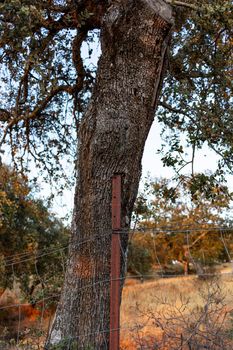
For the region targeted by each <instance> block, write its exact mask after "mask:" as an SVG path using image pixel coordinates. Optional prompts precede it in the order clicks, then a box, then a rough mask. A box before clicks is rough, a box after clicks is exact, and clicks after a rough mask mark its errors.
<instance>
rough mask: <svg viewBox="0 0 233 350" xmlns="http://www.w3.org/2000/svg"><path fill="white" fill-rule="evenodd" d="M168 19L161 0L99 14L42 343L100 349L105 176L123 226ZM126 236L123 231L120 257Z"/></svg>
mask: <svg viewBox="0 0 233 350" xmlns="http://www.w3.org/2000/svg"><path fill="white" fill-rule="evenodd" d="M172 23H173V18H172V12H171V7H170V6H169V5H167V4H166V3H165V2H164V1H162V0H136V1H133V0H128V1H126V0H115V1H112V4H111V6H110V7H109V8H108V10H107V12H106V13H105V14H104V17H103V19H102V25H101V45H102V56H101V59H100V62H99V67H98V72H97V79H96V86H95V89H94V91H93V96H92V99H91V101H90V103H89V107H88V110H87V112H86V114H85V116H84V118H83V120H82V123H81V126H80V134H79V146H78V149H79V152H78V155H79V158H78V166H77V168H78V177H77V185H76V194H75V203H74V218H73V229H72V231H73V233H72V240H71V245H70V252H69V261H68V267H67V272H66V278H65V284H64V290H63V294H62V297H61V300H60V304H59V307H58V309H57V312H56V316H55V320H54V322H53V325H52V328H51V331H50V335H49V337H48V339H47V343H46V349H52V346H53V345H54V344H58V343H59V342H61V341H62V342H63V344H64V349H69V346H68V344H75V345H74V346H75V349H95V350H97V349H108V344H109V331H108V330H109V306H110V304H109V286H110V282H109V279H110V247H111V179H112V176H113V175H114V174H116V173H117V174H122V179H123V183H122V187H123V192H122V197H123V200H122V227H123V228H127V227H128V226H129V221H130V217H131V213H132V209H133V204H134V201H135V198H136V194H137V190H138V183H139V179H140V175H141V158H142V154H143V149H144V144H145V141H146V138H147V135H148V132H149V130H150V126H151V124H152V122H153V119H154V111H155V109H156V105H157V100H158V94H159V91H160V87H161V81H162V76H163V71H164V62H165V58H166V51H167V46H168V42H169V38H170V33H171V28H172ZM127 239H128V237H127V233H125V234H124V235H123V236H122V241H121V243H122V261H124V257H125V255H126V250H127ZM123 275H124V268H122V277H123ZM65 344H66V345H65Z"/></svg>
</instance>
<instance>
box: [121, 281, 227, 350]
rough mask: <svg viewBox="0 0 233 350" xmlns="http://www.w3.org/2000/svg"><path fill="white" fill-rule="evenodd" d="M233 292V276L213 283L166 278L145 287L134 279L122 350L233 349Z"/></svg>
mask: <svg viewBox="0 0 233 350" xmlns="http://www.w3.org/2000/svg"><path fill="white" fill-rule="evenodd" d="M232 292H233V278H232V276H231V275H221V276H220V277H219V278H217V279H209V280H200V279H199V278H198V277H195V276H188V277H176V278H166V279H158V280H156V281H148V282H145V283H143V284H141V283H139V282H137V281H134V280H129V281H128V282H127V283H126V286H125V288H124V291H123V300H122V307H121V326H122V331H121V348H122V349H124V350H125V349H128V350H129V349H161V350H165V349H169V350H171V349H177V350H178V349H180V350H186V349H187V350H191V349H193V350H201V349H203V350H204V349H211V350H214V349H218V350H225V349H233V344H232V343H231V339H230V338H231V327H232V324H231V315H232V314H231V310H232V309H233V295H232ZM189 338H190V339H189ZM214 338H215V339H214ZM220 338H221V339H220ZM203 344H204V345H203Z"/></svg>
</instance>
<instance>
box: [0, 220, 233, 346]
mask: <svg viewBox="0 0 233 350" xmlns="http://www.w3.org/2000/svg"><path fill="white" fill-rule="evenodd" d="M156 230H158V228H156ZM200 231H201V232H206V235H211V234H212V233H213V232H214V233H215V234H217V237H218V239H219V241H220V242H221V243H222V247H223V249H224V251H225V253H226V256H227V258H228V259H229V261H230V262H231V252H230V248H231V247H228V243H227V241H226V239H225V237H224V235H225V234H226V232H227V231H228V232H230V233H231V232H232V231H233V228H229V227H221V226H218V227H216V226H215V227H204V228H203V227H202V228H200V227H199V228H193V229H189V230H182V231H180V230H174V231H172V232H174V233H177V234H179V233H183V234H185V236H184V238H186V241H187V246H188V247H190V246H191V244H192V241H193V240H192V236H190V233H196V232H200ZM121 232H122V233H126V231H125V230H123V231H120V233H121ZM127 233H129V234H131V233H132V231H130V230H129V232H127ZM135 233H138V234H141V235H144V234H150V235H151V233H152V239H153V242H154V243H153V244H154V256H155V261H154V264H156V265H157V266H159V268H160V270H157V271H156V272H153V273H147V274H145V273H138V274H137V275H133V274H128V275H126V276H122V277H121V278H119V279H116V278H114V279H113V278H111V276H110V278H103V279H98V278H99V275H98V271H96V270H93V274H94V275H93V277H92V281H91V283H89V282H90V279H89V282H88V283H86V284H84V285H82V286H81V287H79V288H78V289H77V293H80V292H82V291H83V290H85V289H90V288H92V289H95V288H102V287H101V286H102V285H103V286H104V288H108V286H109V284H110V283H111V281H116V280H120V281H122V282H123V281H125V280H139V281H140V282H144V281H149V282H150V281H153V283H154V282H155V281H158V282H159V281H161V280H165V279H169V278H171V279H174V278H177V277H179V278H183V277H184V278H187V276H184V275H182V274H180V273H174V274H169V273H168V272H167V271H166V269H165V267H164V263H163V262H162V261H161V260H160V258H159V255H158V254H157V250H156V249H157V243H156V239H157V238H158V235H157V234H154V233H157V231H156V232H155V229H154V228H152V229H147V230H143V231H141V230H136V231H135ZM162 233H164V234H166V233H167V234H170V233H171V230H170V228H169V229H168V230H167V231H165V230H164V227H163V231H162ZM206 235H205V237H206ZM97 237H98V239H100V238H101V237H103V238H104V237H111V234H110V232H107V233H106V234H103V235H101V236H99V235H93V236H91V237H88V238H87V239H83V240H80V239H79V238H75V239H73V240H70V242H69V244H71V243H75V244H76V245H77V246H78V245H85V244H87V243H89V242H94V240H95V239H96V238H97ZM194 238H195V236H194ZM190 239H191V240H190ZM119 242H120V249H121V255H122V257H123V263H124V265H125V266H126V265H127V261H126V257H125V254H124V249H123V247H122V245H121V240H120V241H119ZM69 244H65V245H61V246H58V247H53V248H50V249H42V250H38V251H37V252H36V253H35V252H27V251H26V252H24V253H20V254H14V255H11V256H8V257H7V258H8V259H6V262H5V267H11V268H12V274H13V279H16V280H17V274H16V272H15V270H14V266H15V265H17V264H22V263H26V262H28V261H30V260H31V261H33V264H34V270H35V275H36V276H37V278H38V280H39V283H40V288H41V296H42V297H41V298H39V299H38V300H34V299H33V302H31V303H30V302H26V303H20V302H19V303H12V304H8V305H1V306H0V311H3V310H9V311H10V309H18V321H17V322H16V321H15V322H16V323H17V331H16V333H17V336H16V345H17V348H19V346H20V339H21V336H22V325H23V317H24V314H23V312H24V309H23V308H24V307H30V306H32V305H33V307H39V310H40V314H39V317H40V321H39V323H38V330H40V332H38V336H37V339H38V343H40V342H41V341H43V337H42V335H41V334H42V333H43V331H44V325H43V323H44V318H45V311H46V308H47V307H48V305H50V303H51V302H52V304H55V305H56V304H57V303H58V301H59V298H60V296H61V293H52V294H51V295H46V293H45V291H46V288H47V286H48V285H50V284H51V283H53V278H54V276H51V277H46V278H44V277H43V276H42V275H40V272H39V269H38V265H37V264H38V263H39V260H40V259H42V258H43V257H45V256H48V255H52V254H57V253H59V255H58V257H56V258H58V259H61V264H62V267H63V275H64V273H65V267H66V266H65V265H66V263H65V261H64V255H63V254H64V251H65V250H66V249H67V248H68V246H69ZM88 254H90V257H91V254H92V253H91V250H88ZM188 254H189V259H190V262H191V263H192V264H193V266H194V267H195V270H196V271H197V270H198V269H197V267H196V266H195V263H196V259H195V257H193V255H192V250H191V249H188ZM189 276H190V278H199V277H200V278H203V279H204V278H210V277H219V276H221V278H225V277H230V278H231V277H232V276H233V270H232V271H231V272H229V271H227V272H226V271H220V272H219V273H217V272H213V273H208V272H205V271H204V272H199V273H198V274H195V273H193V274H190V275H189ZM43 285H44V286H43ZM146 285H147V284H146V283H145V284H144V288H146ZM0 326H1V318H0ZM126 328H127V327H126ZM128 328H129V329H132V327H128ZM119 329H120V330H122V329H123V328H122V327H120V328H119ZM109 331H110V330H109V329H103V330H99V331H98V332H92V333H87V334H83V335H79V336H78V337H74V338H71V341H72V339H78V338H79V337H85V336H92V335H93V336H94V335H95V334H101V333H102V334H107V333H108V332H109ZM0 339H1V336H0Z"/></svg>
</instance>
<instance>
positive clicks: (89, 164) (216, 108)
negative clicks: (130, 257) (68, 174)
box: [0, 0, 233, 349]
mask: <svg viewBox="0 0 233 350" xmlns="http://www.w3.org/2000/svg"><path fill="white" fill-rule="evenodd" d="M231 6H232V4H231V1H230V0H229V1H228V0H227V1H225V2H224V5H222V1H220V0H214V1H213V0H203V1H196V0H193V1H176V0H175V1H172V0H137V1H134V0H128V1H126V0H49V1H44V0H40V1H35V0H5V1H3V0H2V1H1V4H0V25H1V27H0V33H1V34H0V47H1V48H0V60H1V64H2V65H1V95H2V96H1V109H0V120H1V125H2V129H1V141H0V144H1V145H3V144H8V145H10V147H11V152H12V158H13V160H14V161H15V162H16V163H17V164H20V163H22V162H23V160H25V159H26V161H27V159H28V160H30V159H32V162H34V163H39V162H42V163H41V164H42V170H44V171H47V172H48V173H49V174H50V175H53V176H54V177H55V179H56V180H58V179H59V178H62V177H63V179H64V177H65V172H63V173H62V174H63V175H62V177H61V172H60V174H59V170H60V171H62V167H63V166H64V160H63V157H64V156H67V155H69V154H76V150H77V155H78V157H77V161H76V169H77V170H76V193H75V199H74V215H73V227H72V244H71V245H70V252H69V260H68V267H67V272H66V278H65V284H64V290H63V294H62V297H61V301H60V304H59V307H58V309H57V313H56V317H55V321H54V323H53V326H52V330H51V332H50V336H49V338H48V341H47V347H49V346H51V345H53V344H58V343H59V342H60V341H61V340H64V339H68V341H69V342H72V340H73V339H76V340H77V342H78V346H80V347H81V348H83V347H86V348H87V347H90V346H91V347H92V348H95V349H106V348H107V347H108V342H109V332H108V328H109V325H108V324H109V282H108V281H109V279H110V266H109V265H110V241H111V178H112V176H113V175H114V174H116V173H117V174H121V175H122V187H123V190H122V228H123V229H125V232H126V230H127V228H128V227H129V223H130V217H131V213H132V209H133V204H134V201H135V198H136V194H137V189H138V183H139V179H140V174H141V158H142V153H143V148H144V144H145V140H146V138H147V135H148V132H149V130H150V126H151V124H152V122H153V119H154V113H155V111H156V109H157V106H158V105H160V106H161V108H163V109H161V108H160V109H159V112H160V113H159V120H160V121H161V122H163V123H164V125H166V126H168V128H170V129H171V130H172V131H176V133H175V134H173V133H172V137H171V139H170V140H169V144H170V148H169V153H165V155H164V157H163V158H164V162H165V164H168V165H172V166H173V165H178V167H179V166H180V167H183V163H182V162H181V163H180V158H179V157H180V156H182V154H183V149H182V145H180V142H179V141H180V140H179V137H178V136H179V135H180V134H181V133H183V132H185V135H186V137H187V140H188V141H189V142H190V143H191V145H192V159H191V162H192V160H193V157H194V155H195V150H196V148H197V147H201V145H202V144H203V143H204V142H206V141H207V142H208V143H209V144H210V145H211V146H212V147H213V148H214V149H215V150H216V151H217V152H218V153H219V154H221V155H222V156H223V158H222V159H223V160H222V162H223V164H224V165H225V164H226V165H227V167H228V168H231V161H232V138H231V136H232V127H231V126H232V125H231V124H232V120H233V119H232V115H231V111H230V107H229V105H230V89H231V87H230V76H231V74H232V71H231V69H230V64H231V58H230V57H231V56H230V40H231V39H230V38H231V35H230V31H231V27H232V26H231V24H232V18H231V15H230V14H231ZM95 30H98V32H97V36H98V35H100V41H101V51H102V54H101V58H100V60H99V63H98V69H97V72H96V73H95V72H93V71H92V67H91V66H89V65H88V64H85V62H84V60H83V57H82V53H81V49H82V47H83V44H84V42H86V43H87V45H89V48H90V50H89V53H90V55H91V50H92V46H91V41H92V40H93V35H96V34H94V33H95ZM89 53H88V54H89ZM86 62H88V61H86ZM167 69H168V70H167ZM165 72H168V74H167V75H166V76H167V78H166V80H165V84H164V90H163V92H162V94H161V88H162V83H163V81H164V77H165ZM90 94H91V97H90ZM165 110H168V113H166V114H165V112H163V111H165ZM76 136H78V137H77V138H76ZM170 150H171V151H172V152H175V157H174V156H173V155H172V154H170ZM27 154H29V156H30V157H29V158H27V157H26V158H25V156H26V155H27ZM176 154H178V156H176ZM177 157H178V158H177ZM26 165H27V163H26ZM223 172H224V170H223V167H222V164H220V165H219V169H217V173H216V176H223ZM65 181H66V180H65ZM127 240H128V235H127V232H126V233H124V234H123V235H122V239H121V244H122V261H125V259H124V255H125V254H126V251H127ZM83 241H85V242H86V243H85V245H84V244H82V242H83ZM103 247H104V249H103ZM124 270H125V269H124V267H123V268H122V276H123V275H124ZM96 334H97V335H96Z"/></svg>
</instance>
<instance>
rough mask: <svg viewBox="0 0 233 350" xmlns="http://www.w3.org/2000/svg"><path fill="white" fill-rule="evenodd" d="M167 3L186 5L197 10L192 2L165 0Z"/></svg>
mask: <svg viewBox="0 0 233 350" xmlns="http://www.w3.org/2000/svg"><path fill="white" fill-rule="evenodd" d="M165 2H166V3H167V4H170V5H174V6H182V7H188V8H190V9H192V10H198V9H199V8H198V7H197V6H196V5H194V4H188V3H186V2H183V1H178V0H165Z"/></svg>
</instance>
